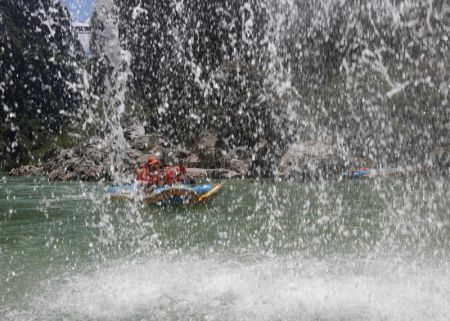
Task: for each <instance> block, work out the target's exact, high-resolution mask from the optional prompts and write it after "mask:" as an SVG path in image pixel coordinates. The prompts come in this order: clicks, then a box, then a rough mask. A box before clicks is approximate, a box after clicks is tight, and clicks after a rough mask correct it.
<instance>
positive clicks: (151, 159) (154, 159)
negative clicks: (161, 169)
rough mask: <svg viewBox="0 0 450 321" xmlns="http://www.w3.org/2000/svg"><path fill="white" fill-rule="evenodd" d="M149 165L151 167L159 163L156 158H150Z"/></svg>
mask: <svg viewBox="0 0 450 321" xmlns="http://www.w3.org/2000/svg"><path fill="white" fill-rule="evenodd" d="M148 164H149V165H156V164H159V161H158V160H157V159H156V158H154V157H150V158H149V159H148Z"/></svg>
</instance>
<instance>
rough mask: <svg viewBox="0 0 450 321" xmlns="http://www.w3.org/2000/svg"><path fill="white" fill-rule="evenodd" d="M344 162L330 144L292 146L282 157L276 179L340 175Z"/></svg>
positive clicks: (311, 143)
mask: <svg viewBox="0 0 450 321" xmlns="http://www.w3.org/2000/svg"><path fill="white" fill-rule="evenodd" d="M342 168H343V162H342V161H341V160H340V159H338V157H336V155H335V153H334V151H333V146H332V144H331V143H330V142H323V141H307V142H298V143H295V144H292V145H291V146H290V147H289V148H288V150H287V152H286V153H285V154H284V156H283V157H282V159H281V161H280V164H279V166H278V169H277V172H276V177H277V178H280V179H288V178H297V179H298V178H300V179H311V178H316V179H317V178H326V177H329V176H333V175H336V174H339V173H340V171H341V169H342Z"/></svg>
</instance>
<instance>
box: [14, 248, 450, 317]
mask: <svg viewBox="0 0 450 321" xmlns="http://www.w3.org/2000/svg"><path fill="white" fill-rule="evenodd" d="M43 287H44V289H43V292H44V293H45V294H44V295H42V296H40V297H36V298H34V299H33V300H32V310H33V311H32V312H31V315H35V319H38V320H40V319H42V320H49V319H52V316H56V317H55V319H58V318H60V317H61V316H70V317H69V320H70V319H72V318H73V319H82V320H147V319H149V320H150V319H151V320H186V319H194V320H346V321H347V320H383V321H390V320H395V321H403V320H404V321H411V320H414V321H422V320H433V321H435V320H436V321H438V320H439V321H448V320H450V304H449V303H450V269H449V266H448V265H446V266H444V267H437V266H430V265H425V266H421V267H417V266H414V265H411V266H410V265H409V264H407V263H402V264H398V263H393V262H389V261H374V262H369V263H367V262H359V261H356V260H345V261H336V260H332V259H324V260H312V259H308V260H304V259H301V258H298V259H292V258H290V259H286V258H272V259H260V260H259V261H257V262H248V261H246V262H243V261H238V260H233V259H230V260H227V261H224V260H223V259H198V258H195V257H181V258H177V259H173V258H169V257H155V258H151V259H148V260H146V261H144V262H140V263H134V264H131V263H125V262H122V263H119V262H117V263H116V264H115V265H114V266H112V267H107V268H101V269H98V270H97V271H96V272H91V273H86V274H80V275H74V276H70V277H69V278H67V279H61V278H58V279H56V280H52V282H49V283H48V284H47V285H44V286H43ZM29 315H30V314H28V316H29ZM16 319H17V318H16ZM33 320H34V319H33Z"/></svg>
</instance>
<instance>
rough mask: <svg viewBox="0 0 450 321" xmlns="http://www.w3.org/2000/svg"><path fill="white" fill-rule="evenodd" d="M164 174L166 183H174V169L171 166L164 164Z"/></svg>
mask: <svg viewBox="0 0 450 321" xmlns="http://www.w3.org/2000/svg"><path fill="white" fill-rule="evenodd" d="M164 174H165V175H164V176H165V183H166V184H167V185H172V184H173V182H174V181H173V170H172V168H170V166H168V165H166V166H164Z"/></svg>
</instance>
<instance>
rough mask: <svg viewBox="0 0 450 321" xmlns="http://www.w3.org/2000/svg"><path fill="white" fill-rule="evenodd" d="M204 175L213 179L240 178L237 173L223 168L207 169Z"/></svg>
mask: <svg viewBox="0 0 450 321" xmlns="http://www.w3.org/2000/svg"><path fill="white" fill-rule="evenodd" d="M206 173H207V174H208V177H209V178H214V179H229V178H238V177H240V176H241V175H240V174H239V173H237V172H235V171H232V170H229V169H225V168H213V169H207V170H206Z"/></svg>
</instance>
